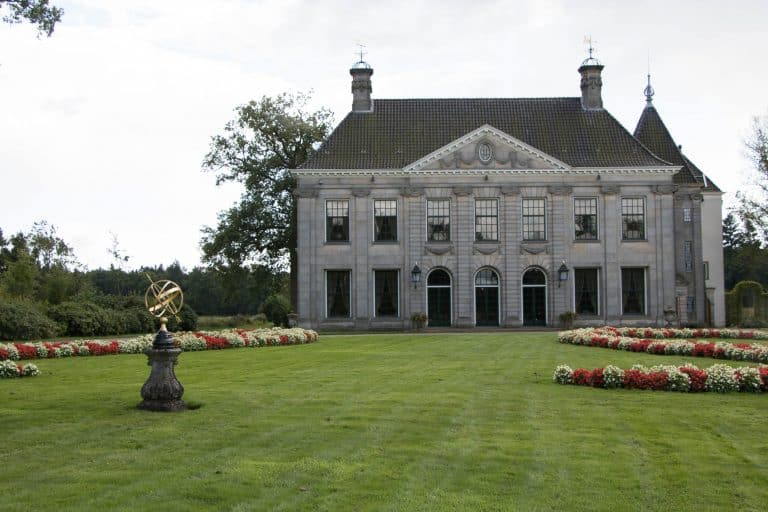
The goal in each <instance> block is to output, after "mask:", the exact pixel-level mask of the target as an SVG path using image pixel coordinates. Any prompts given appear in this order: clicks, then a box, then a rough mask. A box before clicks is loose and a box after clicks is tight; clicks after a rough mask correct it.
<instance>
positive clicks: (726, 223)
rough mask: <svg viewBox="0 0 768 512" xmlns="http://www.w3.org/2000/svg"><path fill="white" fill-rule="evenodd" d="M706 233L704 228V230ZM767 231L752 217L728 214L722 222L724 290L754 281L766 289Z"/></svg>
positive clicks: (767, 270)
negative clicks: (740, 283) (743, 282)
mask: <svg viewBox="0 0 768 512" xmlns="http://www.w3.org/2000/svg"><path fill="white" fill-rule="evenodd" d="M705 229H706V228H705ZM764 233H766V231H765V230H764V229H760V227H759V226H758V225H756V223H755V221H754V220H753V218H751V216H748V215H743V214H741V213H739V212H738V211H736V212H731V213H729V214H728V215H727V216H726V217H725V219H724V220H723V258H724V266H725V289H726V290H732V289H733V288H734V286H736V284H737V283H739V282H741V281H755V282H758V283H760V284H762V285H763V287H764V288H767V289H768V244H766V242H768V241H767V240H765V236H766V235H765V234H764Z"/></svg>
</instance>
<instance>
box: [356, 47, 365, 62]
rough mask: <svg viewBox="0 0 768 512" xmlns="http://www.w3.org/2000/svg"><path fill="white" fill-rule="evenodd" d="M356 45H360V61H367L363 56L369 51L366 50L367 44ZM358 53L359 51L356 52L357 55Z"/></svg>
mask: <svg viewBox="0 0 768 512" xmlns="http://www.w3.org/2000/svg"><path fill="white" fill-rule="evenodd" d="M355 46H358V47H359V53H360V60H359V61H358V62H365V60H363V56H364V55H365V54H366V53H368V52H366V51H365V50H364V48H365V45H364V44H363V43H355ZM357 53H358V52H355V55H357Z"/></svg>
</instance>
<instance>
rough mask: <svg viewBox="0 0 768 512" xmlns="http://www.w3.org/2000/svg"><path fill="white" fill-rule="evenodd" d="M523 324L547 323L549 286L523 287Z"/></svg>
mask: <svg viewBox="0 0 768 512" xmlns="http://www.w3.org/2000/svg"><path fill="white" fill-rule="evenodd" d="M523 325H547V288H546V287H545V286H526V287H523Z"/></svg>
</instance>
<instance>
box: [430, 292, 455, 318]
mask: <svg viewBox="0 0 768 512" xmlns="http://www.w3.org/2000/svg"><path fill="white" fill-rule="evenodd" d="M427 302H428V304H429V305H428V307H427V318H429V326H430V327H450V325H451V289H450V288H428V290H427Z"/></svg>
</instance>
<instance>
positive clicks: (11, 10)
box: [0, 0, 64, 37]
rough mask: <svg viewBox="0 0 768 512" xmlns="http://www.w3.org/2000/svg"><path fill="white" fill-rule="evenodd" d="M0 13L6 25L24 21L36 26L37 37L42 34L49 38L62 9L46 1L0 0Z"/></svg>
mask: <svg viewBox="0 0 768 512" xmlns="http://www.w3.org/2000/svg"><path fill="white" fill-rule="evenodd" d="M0 12H2V13H3V21H4V22H6V23H21V22H22V21H24V20H26V21H28V22H30V23H33V24H37V37H40V36H41V35H43V34H45V35H46V36H48V37H51V35H52V34H53V29H54V28H55V27H56V23H59V22H60V21H61V16H62V15H63V14H64V9H61V8H59V7H56V6H55V5H49V2H48V0H0Z"/></svg>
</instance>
